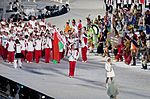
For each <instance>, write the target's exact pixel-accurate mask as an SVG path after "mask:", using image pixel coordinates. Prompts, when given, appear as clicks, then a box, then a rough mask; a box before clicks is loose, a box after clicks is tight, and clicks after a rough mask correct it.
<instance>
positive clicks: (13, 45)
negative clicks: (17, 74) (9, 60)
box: [6, 41, 15, 52]
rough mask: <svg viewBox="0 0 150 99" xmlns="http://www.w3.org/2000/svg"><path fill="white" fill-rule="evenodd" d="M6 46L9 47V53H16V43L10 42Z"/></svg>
mask: <svg viewBox="0 0 150 99" xmlns="http://www.w3.org/2000/svg"><path fill="white" fill-rule="evenodd" d="M6 46H7V51H8V52H14V51H15V41H8V42H7V44H6Z"/></svg>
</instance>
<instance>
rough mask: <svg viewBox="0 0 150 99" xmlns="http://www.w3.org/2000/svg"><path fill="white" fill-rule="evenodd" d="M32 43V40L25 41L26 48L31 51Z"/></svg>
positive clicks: (32, 49) (32, 48)
mask: <svg viewBox="0 0 150 99" xmlns="http://www.w3.org/2000/svg"><path fill="white" fill-rule="evenodd" d="M33 44H34V43H33V41H28V42H27V43H26V50H27V51H31V52H33V51H34V47H33Z"/></svg>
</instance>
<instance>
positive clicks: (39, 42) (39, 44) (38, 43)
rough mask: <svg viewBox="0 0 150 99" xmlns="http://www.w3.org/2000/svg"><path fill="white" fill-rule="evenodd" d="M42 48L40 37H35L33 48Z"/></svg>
mask: <svg viewBox="0 0 150 99" xmlns="http://www.w3.org/2000/svg"><path fill="white" fill-rule="evenodd" d="M41 49H42V39H36V40H35V50H41Z"/></svg>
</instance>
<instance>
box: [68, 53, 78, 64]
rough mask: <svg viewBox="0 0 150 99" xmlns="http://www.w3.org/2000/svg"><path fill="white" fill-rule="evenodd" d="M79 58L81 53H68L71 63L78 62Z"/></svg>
mask: <svg viewBox="0 0 150 99" xmlns="http://www.w3.org/2000/svg"><path fill="white" fill-rule="evenodd" d="M78 58H79V52H78V51H77V50H69V51H68V60H69V61H77V60H78Z"/></svg>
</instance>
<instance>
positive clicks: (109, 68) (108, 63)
mask: <svg viewBox="0 0 150 99" xmlns="http://www.w3.org/2000/svg"><path fill="white" fill-rule="evenodd" d="M105 70H106V87H107V86H108V80H109V79H111V81H112V80H113V78H114V77H115V73H114V69H113V67H112V63H111V59H110V57H108V58H107V60H106V63H105Z"/></svg>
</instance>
